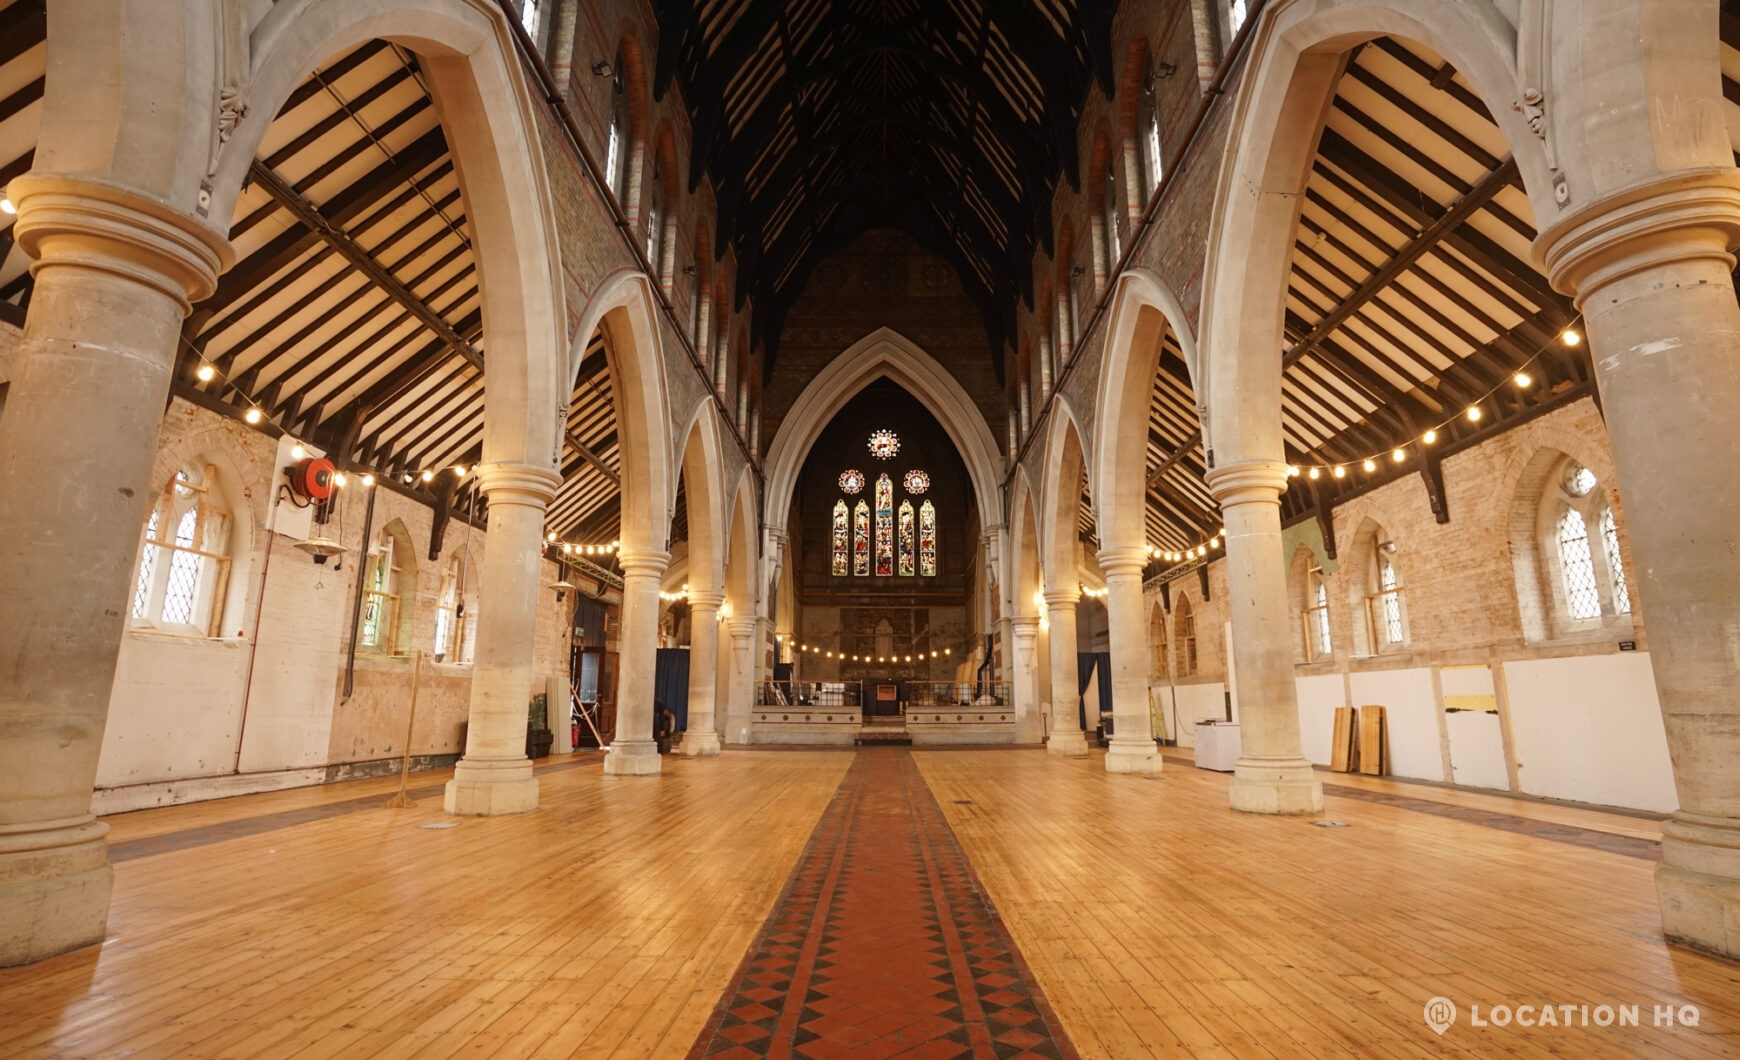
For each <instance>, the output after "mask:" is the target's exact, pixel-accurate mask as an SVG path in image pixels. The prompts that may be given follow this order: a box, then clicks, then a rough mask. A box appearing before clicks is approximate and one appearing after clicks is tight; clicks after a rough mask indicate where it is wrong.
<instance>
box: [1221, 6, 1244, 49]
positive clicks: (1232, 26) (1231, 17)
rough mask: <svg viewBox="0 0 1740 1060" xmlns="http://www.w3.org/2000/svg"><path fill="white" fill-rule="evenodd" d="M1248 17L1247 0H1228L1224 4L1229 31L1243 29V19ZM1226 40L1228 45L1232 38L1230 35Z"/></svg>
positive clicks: (1233, 31) (1235, 31)
mask: <svg viewBox="0 0 1740 1060" xmlns="http://www.w3.org/2000/svg"><path fill="white" fill-rule="evenodd" d="M1249 17H1250V4H1249V3H1248V2H1247V0H1228V2H1227V5H1226V21H1227V28H1228V30H1229V31H1230V33H1232V34H1237V33H1238V31H1239V30H1240V29H1243V28H1244V24H1245V19H1247V18H1249ZM1227 42H1228V44H1229V45H1230V44H1231V42H1232V38H1231V37H1230V36H1229V37H1228V38H1227Z"/></svg>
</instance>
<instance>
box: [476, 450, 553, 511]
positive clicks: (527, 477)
mask: <svg viewBox="0 0 1740 1060" xmlns="http://www.w3.org/2000/svg"><path fill="white" fill-rule="evenodd" d="M561 485H562V476H561V475H559V474H557V473H556V472H555V471H553V470H551V469H550V468H547V467H538V466H536V465H534V464H515V463H508V462H505V461H504V462H499V463H494V464H479V465H478V466H477V488H478V489H480V490H482V491H483V495H484V496H485V497H488V498H489V503H491V504H524V505H529V506H531V507H535V508H538V509H540V510H541V509H543V508H546V507H548V506H549V504H550V501H551V500H552V499H553V498H554V497H555V496H556V490H557V488H558V487H560V486H561Z"/></svg>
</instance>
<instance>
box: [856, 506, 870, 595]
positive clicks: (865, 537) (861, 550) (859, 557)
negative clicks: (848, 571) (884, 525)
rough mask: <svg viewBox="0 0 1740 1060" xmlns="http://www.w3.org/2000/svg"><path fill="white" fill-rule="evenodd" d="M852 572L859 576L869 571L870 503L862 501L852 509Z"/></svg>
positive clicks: (865, 574)
mask: <svg viewBox="0 0 1740 1060" xmlns="http://www.w3.org/2000/svg"><path fill="white" fill-rule="evenodd" d="M852 573H853V574H855V575H857V576H858V577H860V578H862V577H865V576H867V575H868V574H869V573H870V505H868V504H867V503H865V502H864V501H859V502H858V504H857V507H855V508H854V509H853V510H852Z"/></svg>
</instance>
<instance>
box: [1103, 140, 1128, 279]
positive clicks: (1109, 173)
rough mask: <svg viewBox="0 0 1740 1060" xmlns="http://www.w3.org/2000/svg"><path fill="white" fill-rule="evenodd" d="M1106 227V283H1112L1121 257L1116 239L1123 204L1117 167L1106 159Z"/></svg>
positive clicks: (1120, 247)
mask: <svg viewBox="0 0 1740 1060" xmlns="http://www.w3.org/2000/svg"><path fill="white" fill-rule="evenodd" d="M1103 208H1104V212H1105V218H1106V219H1105V226H1106V282H1107V283H1108V284H1109V283H1111V282H1112V277H1113V276H1115V275H1116V274H1117V271H1118V258H1119V257H1120V256H1122V255H1123V253H1124V247H1123V244H1122V243H1121V242H1120V241H1119V239H1118V217H1119V216H1120V215H1122V214H1123V212H1124V211H1123V202H1122V201H1121V200H1120V199H1119V198H1118V167H1117V166H1116V165H1114V164H1113V162H1112V160H1111V158H1110V157H1109V156H1108V157H1107V159H1106V187H1105V203H1104V205H1103Z"/></svg>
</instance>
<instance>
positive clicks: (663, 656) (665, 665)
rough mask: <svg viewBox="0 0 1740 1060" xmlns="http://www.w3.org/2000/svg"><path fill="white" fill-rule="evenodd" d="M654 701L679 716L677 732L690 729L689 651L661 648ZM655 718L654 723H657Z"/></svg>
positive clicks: (655, 672)
mask: <svg viewBox="0 0 1740 1060" xmlns="http://www.w3.org/2000/svg"><path fill="white" fill-rule="evenodd" d="M653 699H654V700H655V701H656V702H660V703H663V704H664V705H665V706H667V707H669V708H671V713H672V714H675V715H676V716H677V731H678V732H683V731H684V730H686V729H688V727H689V649H687V648H660V649H659V654H658V662H657V666H656V669H655V670H654V671H653ZM657 720H658V719H657V717H656V716H655V717H654V721H657Z"/></svg>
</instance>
